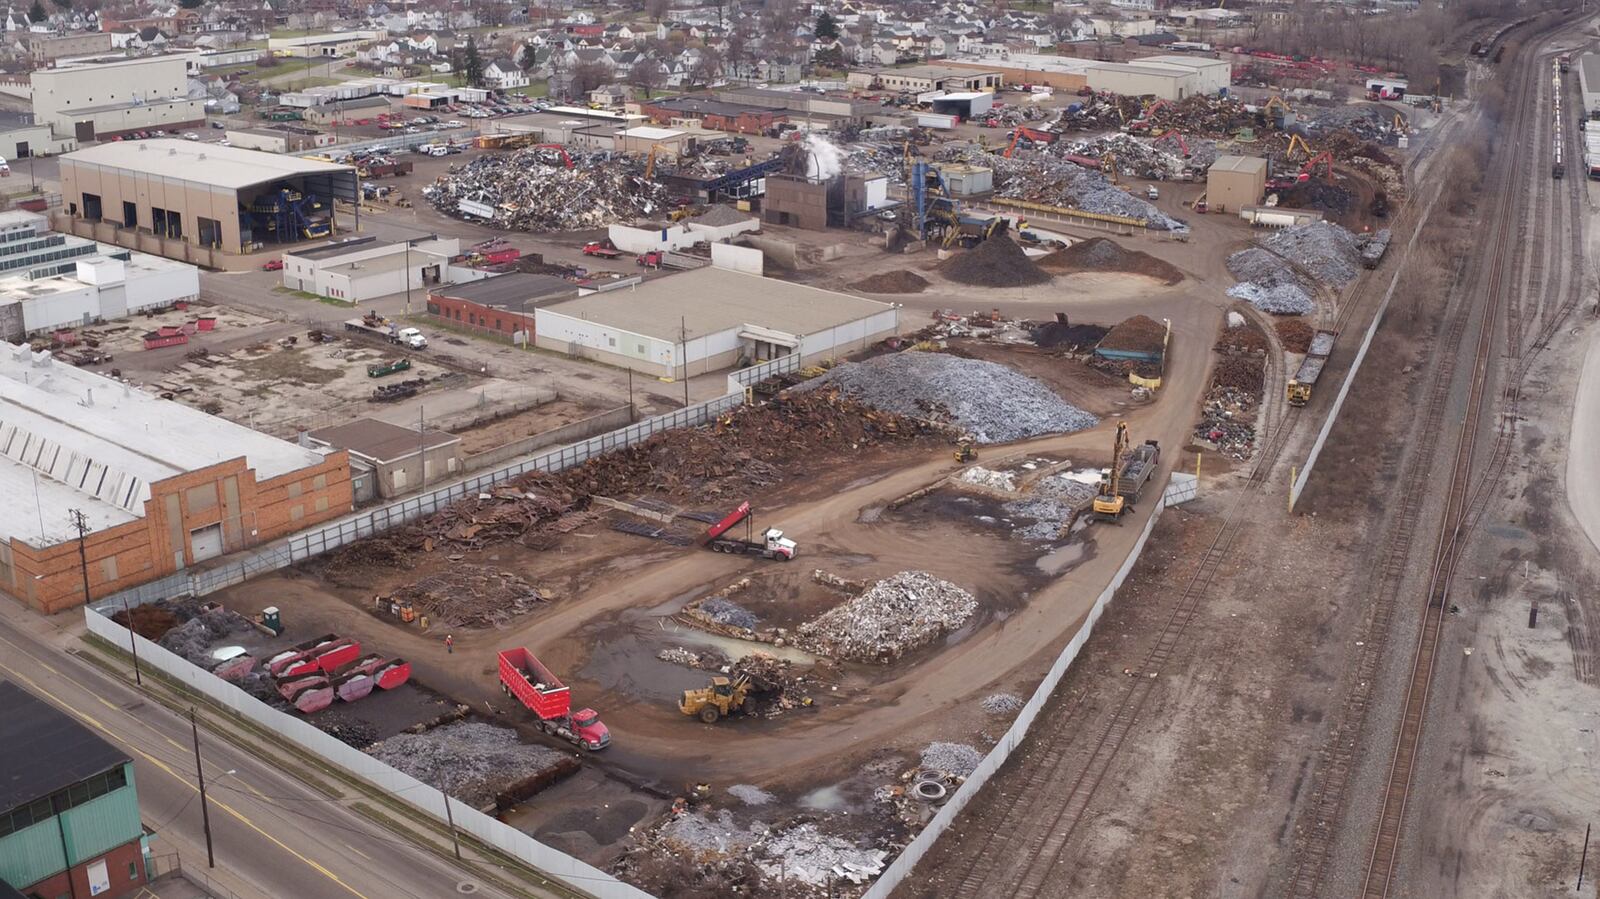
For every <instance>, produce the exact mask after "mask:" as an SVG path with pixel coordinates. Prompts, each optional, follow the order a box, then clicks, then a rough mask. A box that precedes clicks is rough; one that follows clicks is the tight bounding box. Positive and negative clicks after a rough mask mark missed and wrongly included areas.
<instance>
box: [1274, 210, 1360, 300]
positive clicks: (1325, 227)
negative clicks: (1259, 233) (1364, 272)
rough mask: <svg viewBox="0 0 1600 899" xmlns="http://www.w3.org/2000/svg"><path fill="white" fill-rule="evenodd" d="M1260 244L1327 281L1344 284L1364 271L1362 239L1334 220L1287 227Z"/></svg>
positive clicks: (1334, 284)
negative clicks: (1360, 240) (1359, 239)
mask: <svg viewBox="0 0 1600 899" xmlns="http://www.w3.org/2000/svg"><path fill="white" fill-rule="evenodd" d="M1261 243H1262V245H1263V246H1265V247H1266V248H1267V249H1269V250H1271V251H1272V252H1274V253H1277V254H1278V255H1279V256H1282V257H1284V258H1285V259H1288V260H1290V261H1292V262H1294V263H1295V264H1296V265H1299V266H1300V267H1301V268H1302V269H1304V270H1305V271H1306V272H1307V273H1309V274H1310V275H1311V277H1313V278H1316V279H1317V280H1318V281H1321V282H1322V283H1324V284H1330V285H1333V286H1335V287H1343V286H1344V285H1346V284H1349V283H1350V282H1351V281H1354V280H1355V279H1356V276H1357V275H1359V274H1361V248H1360V245H1359V241H1358V240H1357V238H1356V236H1355V235H1354V234H1352V233H1350V232H1349V231H1347V230H1345V229H1344V228H1341V227H1339V226H1338V225H1335V224H1333V223H1332V222H1311V223H1309V224H1305V225H1296V226H1294V227H1293V228H1285V229H1283V230H1282V231H1279V232H1278V233H1276V234H1274V235H1272V236H1271V237H1268V238H1267V239H1266V240H1264V241H1262V242H1261Z"/></svg>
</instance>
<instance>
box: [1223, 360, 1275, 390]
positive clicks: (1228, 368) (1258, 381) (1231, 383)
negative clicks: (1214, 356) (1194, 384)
mask: <svg viewBox="0 0 1600 899" xmlns="http://www.w3.org/2000/svg"><path fill="white" fill-rule="evenodd" d="M1265 375H1266V366H1265V365H1264V363H1263V362H1262V360H1260V359H1251V358H1247V357H1243V356H1224V357H1222V358H1221V359H1219V360H1217V367H1216V370H1215V371H1214V372H1213V373H1212V375H1211V386H1213V387H1233V388H1236V389H1238V390H1243V391H1246V392H1248V393H1251V394H1254V395H1256V396H1260V395H1261V385H1262V383H1263V380H1264V377H1265Z"/></svg>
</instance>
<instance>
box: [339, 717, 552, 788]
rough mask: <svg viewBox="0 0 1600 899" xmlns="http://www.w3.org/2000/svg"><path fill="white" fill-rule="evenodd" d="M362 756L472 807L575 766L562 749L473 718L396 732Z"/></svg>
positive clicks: (368, 749)
mask: <svg viewBox="0 0 1600 899" xmlns="http://www.w3.org/2000/svg"><path fill="white" fill-rule="evenodd" d="M367 754H368V755H370V756H372V757H374V758H376V759H378V760H379V761H382V762H384V763H386V764H389V765H392V766H394V767H395V768H397V769H399V770H401V771H404V772H405V773H407V774H409V775H411V776H412V777H415V778H416V779H418V780H420V781H422V782H423V783H425V784H429V785H431V786H435V787H438V788H439V789H441V790H443V791H445V792H446V793H448V794H450V795H451V796H454V797H455V798H457V799H459V800H461V801H462V802H465V803H467V804H469V805H471V806H472V807H474V808H483V807H484V806H489V805H494V804H495V800H496V799H497V798H498V797H499V796H500V795H501V794H502V793H505V792H506V791H507V790H508V789H510V788H511V787H513V786H515V785H517V784H518V783H519V782H522V781H526V780H529V779H530V778H537V777H540V776H545V777H548V778H550V779H551V780H554V779H556V778H559V777H561V776H562V775H563V774H566V773H570V772H572V771H575V770H577V768H578V763H577V760H575V759H573V758H572V757H571V756H570V755H569V754H568V753H565V752H561V751H560V750H556V749H547V748H545V747H543V746H534V745H531V744H528V743H524V742H522V739H521V738H520V737H518V736H517V732H516V731H514V730H511V729H510V728H505V727H495V726H494V725H491V724H484V723H481V722H477V721H459V722H456V723H454V724H447V725H444V726H443V727H436V728H433V729H432V730H428V731H424V732H422V733H420V734H413V733H404V734H397V735H395V736H393V737H390V738H389V739H387V740H384V741H382V742H379V743H374V744H373V745H371V746H369V747H368V748H367Z"/></svg>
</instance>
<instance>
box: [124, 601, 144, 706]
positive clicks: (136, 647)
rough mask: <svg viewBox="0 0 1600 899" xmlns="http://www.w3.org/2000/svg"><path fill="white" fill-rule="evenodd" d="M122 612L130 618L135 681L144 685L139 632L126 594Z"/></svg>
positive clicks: (129, 636) (129, 644)
mask: <svg viewBox="0 0 1600 899" xmlns="http://www.w3.org/2000/svg"><path fill="white" fill-rule="evenodd" d="M122 614H123V616H124V617H125V618H127V619H128V649H129V650H130V651H131V652H132V653H133V682H134V683H135V684H138V685H139V686H141V687H142V686H144V678H142V677H140V676H139V641H138V640H137V639H135V638H136V637H138V636H139V632H138V631H136V630H134V629H133V609H132V608H131V607H130V606H129V605H128V597H127V595H126V594H124V595H123V597H122Z"/></svg>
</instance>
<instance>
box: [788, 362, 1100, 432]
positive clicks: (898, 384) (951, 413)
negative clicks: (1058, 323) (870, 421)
mask: <svg viewBox="0 0 1600 899" xmlns="http://www.w3.org/2000/svg"><path fill="white" fill-rule="evenodd" d="M825 384H826V385H831V386H834V387H837V388H839V390H841V391H843V392H844V394H845V395H846V396H849V397H852V398H854V399H856V400H859V401H861V402H863V403H866V404H867V405H869V406H873V407H875V408H878V409H883V410H885V411H887V412H894V413H898V414H901V415H912V416H917V417H922V418H931V419H934V420H941V421H949V422H951V423H952V424H955V425H956V426H958V427H960V428H962V429H964V430H966V431H968V432H969V433H971V434H972V436H973V439H975V440H977V441H978V442H980V443H1005V442H1008V441H1012V440H1022V439H1024V438H1028V437H1036V436H1038V435H1040V434H1055V433H1067V432H1071V431H1081V430H1083V429H1085V428H1092V427H1094V426H1095V424H1096V423H1097V422H1098V421H1099V419H1097V418H1095V417H1094V416H1093V415H1091V414H1089V413H1088V412H1085V411H1083V410H1082V409H1079V408H1078V407H1076V406H1073V405H1072V404H1070V403H1068V402H1067V401H1066V400H1063V399H1062V398H1061V397H1059V396H1057V395H1056V394H1055V392H1054V391H1052V390H1051V389H1050V388H1049V387H1047V386H1045V384H1043V383H1042V382H1040V381H1036V380H1034V379H1033V378H1030V377H1028V376H1027V375H1024V374H1022V373H1021V372H1018V371H1017V370H1016V369H1013V368H1009V367H1007V366H1004V365H1000V364H998V363H995V362H985V361H982V360H979V359H963V358H960V357H957V356H949V355H945V354H943V353H921V352H904V353H895V354H893V355H888V356H878V357H876V358H873V359H868V360H866V361H864V362H847V363H845V364H844V365H840V366H838V367H836V368H834V369H833V370H831V371H829V372H828V373H827V374H825V375H823V376H821V377H819V378H814V379H812V380H811V381H809V382H807V383H806V385H802V386H813V385H814V386H822V385H825Z"/></svg>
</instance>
